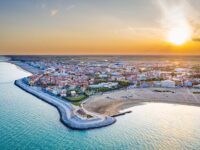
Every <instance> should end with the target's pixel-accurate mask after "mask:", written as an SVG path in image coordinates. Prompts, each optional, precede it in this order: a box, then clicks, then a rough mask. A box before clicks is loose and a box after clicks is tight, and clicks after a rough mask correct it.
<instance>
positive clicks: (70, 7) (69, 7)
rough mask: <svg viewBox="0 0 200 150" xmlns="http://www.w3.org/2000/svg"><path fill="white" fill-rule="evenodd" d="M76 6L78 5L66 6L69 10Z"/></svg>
mask: <svg viewBox="0 0 200 150" xmlns="http://www.w3.org/2000/svg"><path fill="white" fill-rule="evenodd" d="M75 7H76V6H75V5H73V4H72V5H69V6H68V7H67V8H66V10H68V11H69V10H71V9H74V8H75Z"/></svg>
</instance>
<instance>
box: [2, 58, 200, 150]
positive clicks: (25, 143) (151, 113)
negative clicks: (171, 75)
mask: <svg viewBox="0 0 200 150" xmlns="http://www.w3.org/2000/svg"><path fill="white" fill-rule="evenodd" d="M27 75H29V73H27V72H25V71H23V70H21V69H19V68H17V67H16V66H15V65H12V64H9V63H4V62H0V149H1V150H4V149H5V150H6V149H12V150H13V149H19V150H23V149H28V150H31V149H46V150H50V149H53V150H55V149H59V150H60V149H66V150H70V149H76V150H79V149H81V150H82V149H83V150H96V149H97V150H105V149H116V150H129V149H146V150H149V149H168V150H169V149H181V150H182V149H200V142H199V139H200V118H199V116H200V107H194V106H184V105H174V104H159V103H155V104H154V103H149V104H146V105H140V106H135V107H133V108H131V110H132V111H133V112H132V113H131V114H127V115H125V116H122V117H118V118H117V123H115V124H114V125H112V126H109V127H106V128H101V129H95V130H89V131H74V130H71V129H68V128H67V127H65V126H64V125H62V123H60V121H59V114H58V112H57V110H56V109H55V108H54V107H52V106H50V105H48V104H46V103H44V102H43V101H41V100H39V99H37V98H35V97H33V96H32V95H30V94H27V93H26V92H24V91H22V90H21V89H19V88H18V87H16V86H14V84H13V82H14V80H15V79H17V78H21V77H24V76H27Z"/></svg>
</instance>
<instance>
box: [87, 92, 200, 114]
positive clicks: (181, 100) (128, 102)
mask: <svg viewBox="0 0 200 150" xmlns="http://www.w3.org/2000/svg"><path fill="white" fill-rule="evenodd" d="M156 89H158V88H156ZM159 89H162V90H163V88H159ZM154 90H155V88H146V89H137V88H136V89H129V90H119V91H114V92H110V93H104V94H102V95H98V96H93V97H90V98H89V99H87V100H86V101H85V102H83V107H84V108H85V109H87V110H89V111H93V112H96V113H100V114H104V115H109V116H113V115H116V114H118V113H120V112H121V111H122V112H123V110H124V109H127V108H130V107H133V106H136V105H143V104H145V103H152V102H153V103H170V104H180V105H192V106H200V94H193V92H194V91H200V89H188V88H179V89H168V90H172V91H174V92H175V93H162V92H161V93H158V92H155V91H154ZM94 104H95V105H94Z"/></svg>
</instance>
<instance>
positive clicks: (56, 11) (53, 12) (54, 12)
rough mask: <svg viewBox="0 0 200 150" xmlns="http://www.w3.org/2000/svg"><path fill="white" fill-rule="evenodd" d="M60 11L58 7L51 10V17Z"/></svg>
mask: <svg viewBox="0 0 200 150" xmlns="http://www.w3.org/2000/svg"><path fill="white" fill-rule="evenodd" d="M58 12H59V10H58V9H53V10H51V12H50V16H51V17H54V16H56V15H57V14H58Z"/></svg>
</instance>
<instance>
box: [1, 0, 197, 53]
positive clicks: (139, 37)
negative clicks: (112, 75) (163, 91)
mask: <svg viewBox="0 0 200 150" xmlns="http://www.w3.org/2000/svg"><path fill="white" fill-rule="evenodd" d="M0 54H200V0H0Z"/></svg>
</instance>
